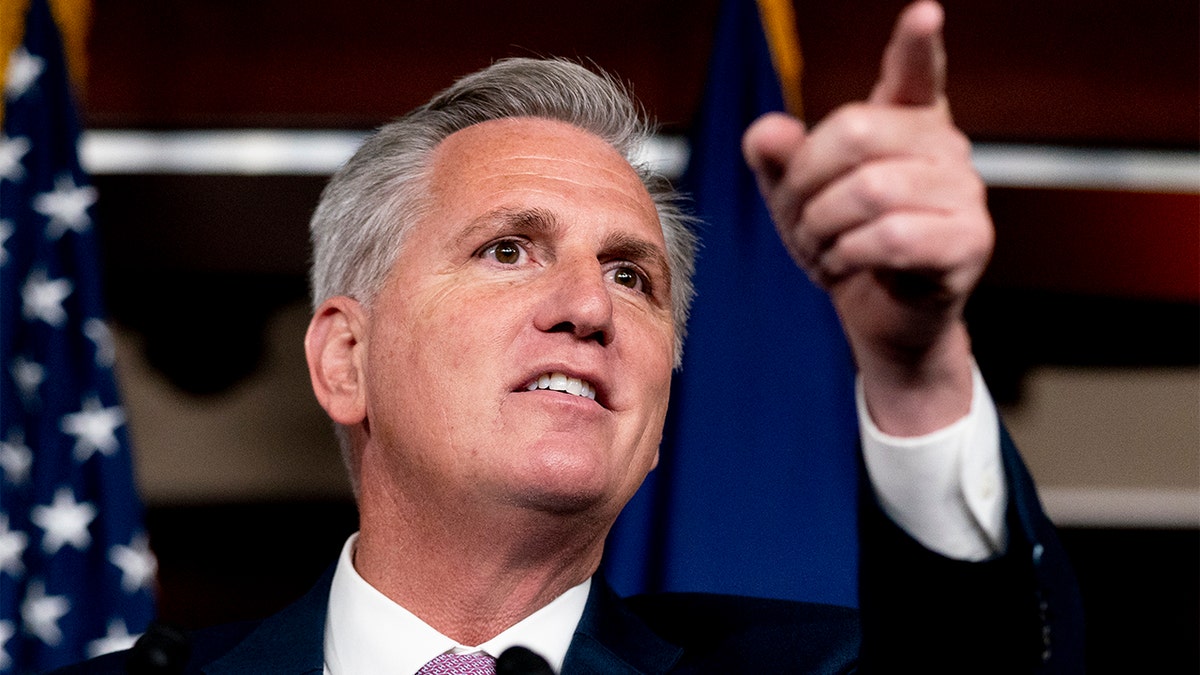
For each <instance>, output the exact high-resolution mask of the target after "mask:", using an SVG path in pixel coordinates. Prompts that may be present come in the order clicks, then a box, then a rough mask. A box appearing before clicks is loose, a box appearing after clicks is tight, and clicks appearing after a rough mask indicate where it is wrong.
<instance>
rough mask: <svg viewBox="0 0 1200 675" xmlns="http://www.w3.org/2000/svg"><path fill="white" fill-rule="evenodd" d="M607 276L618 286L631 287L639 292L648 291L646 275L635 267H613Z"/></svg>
mask: <svg viewBox="0 0 1200 675" xmlns="http://www.w3.org/2000/svg"><path fill="white" fill-rule="evenodd" d="M608 274H609V278H611V279H612V280H613V281H614V282H616V283H617V284H618V285H620V286H624V287H626V288H631V289H633V290H635V291H638V292H639V293H647V292H649V285H650V284H649V283H647V281H646V277H645V276H644V275H643V274H642V273H641V272H640V271H638V269H637V268H636V267H628V266H622V267H614V268H612V269H611V270H610V271H609V273H608Z"/></svg>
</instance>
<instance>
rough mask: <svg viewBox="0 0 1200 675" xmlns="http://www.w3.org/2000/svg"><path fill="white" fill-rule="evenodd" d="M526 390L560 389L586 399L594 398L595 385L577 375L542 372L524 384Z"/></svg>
mask: <svg viewBox="0 0 1200 675" xmlns="http://www.w3.org/2000/svg"><path fill="white" fill-rule="evenodd" d="M525 389H526V390H527V391H537V390H538V389H546V390H549V391H560V392H562V393H564V394H571V395H572V396H580V397H583V398H586V399H590V400H593V401H595V400H596V387H595V385H593V384H592V383H590V382H588V381H587V380H581V379H579V378H577V377H570V376H569V375H565V374H563V373H542V374H541V375H539V376H538V377H537V378H536V379H534V380H532V381H531V382H529V384H527V385H525Z"/></svg>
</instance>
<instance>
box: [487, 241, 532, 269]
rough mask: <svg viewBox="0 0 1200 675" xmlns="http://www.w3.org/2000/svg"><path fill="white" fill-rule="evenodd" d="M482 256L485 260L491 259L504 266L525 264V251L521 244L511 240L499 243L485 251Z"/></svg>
mask: <svg viewBox="0 0 1200 675" xmlns="http://www.w3.org/2000/svg"><path fill="white" fill-rule="evenodd" d="M480 255H481V256H482V257H484V258H491V259H492V260H495V261H496V262H498V263H500V264H502V265H517V264H520V263H523V262H525V259H526V257H527V256H526V253H525V249H524V248H523V247H522V246H521V244H520V243H518V242H516V241H513V240H511V239H508V240H505V241H498V242H496V243H495V244H492V245H491V246H488V247H487V248H485V249H483V251H481V252H480Z"/></svg>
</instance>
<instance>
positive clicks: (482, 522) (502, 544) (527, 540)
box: [354, 485, 611, 645]
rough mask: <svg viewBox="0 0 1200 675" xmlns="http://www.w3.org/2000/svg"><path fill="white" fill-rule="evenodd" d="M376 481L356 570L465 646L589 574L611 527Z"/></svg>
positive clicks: (368, 497)
mask: <svg viewBox="0 0 1200 675" xmlns="http://www.w3.org/2000/svg"><path fill="white" fill-rule="evenodd" d="M379 487H380V486H371V485H364V486H363V494H361V495H360V499H359V509H360V517H361V526H360V532H359V536H358V542H357V547H356V549H355V555H354V567H355V569H356V570H357V571H358V573H359V574H360V575H361V576H362V577H363V579H365V580H366V581H367V583H369V584H371V585H372V586H373V587H375V588H376V589H377V590H379V591H380V592H382V593H383V594H384V595H386V596H387V597H388V598H390V599H391V600H393V601H395V602H396V603H398V604H400V605H401V606H403V607H404V608H405V609H407V610H408V611H410V612H412V613H413V614H415V615H417V616H418V617H420V618H421V620H423V621H424V622H425V623H427V624H429V625H430V626H432V627H433V628H434V629H436V630H437V631H438V632H440V633H442V634H443V635H446V636H447V637H450V638H452V639H454V640H455V641H457V642H459V643H460V644H464V645H478V644H481V643H483V642H486V641H487V640H489V639H491V638H492V637H495V636H496V635H498V634H499V633H500V632H502V631H503V630H505V629H506V628H508V627H510V626H512V625H513V624H515V623H517V622H518V621H520V620H521V619H524V618H525V617H527V616H529V615H531V614H533V613H534V612H536V611H537V610H539V609H541V608H542V607H545V606H546V605H547V604H549V603H550V602H551V601H553V600H554V599H555V598H557V597H558V596H559V595H562V594H563V593H564V592H565V591H567V590H568V589H570V588H572V587H573V586H576V585H578V584H580V583H582V582H583V581H585V580H586V579H587V578H588V577H590V576H591V575H592V574H593V573H595V571H596V568H597V567H598V566H599V564H600V556H601V553H602V551H603V543H604V538H605V536H606V535H607V533H608V529H609V526H610V525H611V522H610V521H604V520H602V519H597V518H596V517H595V516H588V515H582V514H580V515H572V516H564V515H562V514H549V513H544V512H536V511H530V510H528V509H521V508H516V507H505V506H503V505H496V504H486V505H485V504H473V503H470V502H469V501H467V502H464V501H457V502H455V503H453V504H446V503H442V504H438V505H431V504H430V503H429V501H428V499H425V498H423V497H424V496H422V498H420V499H417V500H413V499H411V498H406V495H404V494H396V493H395V492H388V491H386V490H383V491H382V492H386V494H380V492H381V490H379V489H378V488H379ZM414 501H416V502H417V503H414Z"/></svg>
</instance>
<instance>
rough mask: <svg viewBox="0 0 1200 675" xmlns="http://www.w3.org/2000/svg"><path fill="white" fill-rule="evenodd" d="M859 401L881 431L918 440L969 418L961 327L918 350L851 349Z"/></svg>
mask: <svg viewBox="0 0 1200 675" xmlns="http://www.w3.org/2000/svg"><path fill="white" fill-rule="evenodd" d="M854 351H855V359H856V361H857V362H858V369H859V376H860V378H861V381H862V387H863V396H864V398H865V401H866V405H867V410H868V411H869V413H870V415H871V419H872V420H873V421H874V423H875V425H876V426H877V427H878V428H879V430H880V431H882V432H884V433H886V434H890V435H893V436H921V435H924V434H928V433H931V432H934V431H937V430H938V429H941V428H943V427H946V426H949V425H950V424H953V423H954V422H955V421H957V420H959V419H961V418H963V417H964V416H966V415H967V413H968V412H970V409H971V396H972V389H973V379H972V366H973V364H974V359H973V357H972V355H971V341H970V337H969V336H968V334H967V330H966V326H965V325H964V324H963V323H962V322H961V321H960V322H957V323H956V324H955V325H954V326H953V327H952V328H951V329H950V330H948V331H945V332H944V333H943V334H942V336H941V337H940V339H938V340H936V341H935V342H934V343H933V344H932V345H931V346H929V347H927V348H925V349H922V350H919V351H917V350H912V349H896V348H892V347H888V346H883V347H882V348H875V349H867V348H863V349H857V348H856V349H855V350H854Z"/></svg>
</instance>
